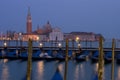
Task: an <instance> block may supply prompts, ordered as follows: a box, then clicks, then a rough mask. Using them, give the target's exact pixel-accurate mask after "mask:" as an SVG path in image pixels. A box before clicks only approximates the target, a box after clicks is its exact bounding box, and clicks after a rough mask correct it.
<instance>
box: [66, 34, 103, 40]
mask: <svg viewBox="0 0 120 80" xmlns="http://www.w3.org/2000/svg"><path fill="white" fill-rule="evenodd" d="M101 36H102V35H101ZM66 38H68V39H69V40H77V39H78V40H79V41H86V40H87V41H95V40H99V36H98V35H96V34H95V33H93V32H71V33H65V34H64V39H66Z"/></svg>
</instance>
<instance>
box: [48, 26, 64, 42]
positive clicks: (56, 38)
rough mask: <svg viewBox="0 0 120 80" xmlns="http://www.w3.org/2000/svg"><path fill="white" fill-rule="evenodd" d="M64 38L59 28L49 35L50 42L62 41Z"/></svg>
mask: <svg viewBox="0 0 120 80" xmlns="http://www.w3.org/2000/svg"><path fill="white" fill-rule="evenodd" d="M63 37H64V35H63V33H62V32H61V30H60V29H59V28H53V30H52V32H51V33H50V34H49V40H50V41H62V40H63Z"/></svg>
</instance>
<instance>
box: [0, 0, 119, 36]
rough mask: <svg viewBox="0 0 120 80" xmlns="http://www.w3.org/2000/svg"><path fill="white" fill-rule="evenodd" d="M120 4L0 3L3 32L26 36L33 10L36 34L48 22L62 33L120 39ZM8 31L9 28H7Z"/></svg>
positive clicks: (78, 1)
mask: <svg viewBox="0 0 120 80" xmlns="http://www.w3.org/2000/svg"><path fill="white" fill-rule="evenodd" d="M119 3H120V1H119V0H116V1H112V0H106V1H104V0H101V1H96V0H91V1H89V0H76V1H68V0H66V1H64V0H61V1H56V0H52V1H48V0H44V1H42V0H36V1H19V0H12V1H9V0H6V1H4V0H1V1H0V10H1V14H0V16H1V18H0V32H1V31H3V32H5V31H7V30H11V29H12V30H15V31H17V32H21V31H23V32H26V16H27V12H28V7H29V6H30V8H31V15H32V24H33V25H32V26H33V30H36V29H37V25H38V24H39V25H40V26H41V27H42V26H43V25H44V24H45V23H46V22H47V21H48V20H49V21H50V23H51V24H52V26H54V27H56V26H58V27H60V28H61V29H62V31H63V32H72V31H80V32H95V33H100V34H102V35H103V36H104V37H105V38H120V36H119V34H120V31H119V29H120V28H119V27H120V5H119ZM5 27H6V28H5Z"/></svg>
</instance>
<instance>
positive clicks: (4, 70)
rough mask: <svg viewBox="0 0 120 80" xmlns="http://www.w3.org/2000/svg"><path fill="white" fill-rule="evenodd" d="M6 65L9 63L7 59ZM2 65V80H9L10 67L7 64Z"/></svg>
mask: <svg viewBox="0 0 120 80" xmlns="http://www.w3.org/2000/svg"><path fill="white" fill-rule="evenodd" d="M3 62H4V63H6V62H7V60H6V59H4V60H3ZM4 63H3V64H2V71H1V80H8V77H9V73H8V72H9V71H8V66H7V64H4Z"/></svg>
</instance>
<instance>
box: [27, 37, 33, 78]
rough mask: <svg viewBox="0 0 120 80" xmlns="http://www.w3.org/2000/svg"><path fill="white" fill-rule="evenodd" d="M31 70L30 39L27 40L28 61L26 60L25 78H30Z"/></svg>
mask: <svg viewBox="0 0 120 80" xmlns="http://www.w3.org/2000/svg"><path fill="white" fill-rule="evenodd" d="M31 71H32V40H31V39H29V41H28V62H27V80H31Z"/></svg>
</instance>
